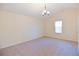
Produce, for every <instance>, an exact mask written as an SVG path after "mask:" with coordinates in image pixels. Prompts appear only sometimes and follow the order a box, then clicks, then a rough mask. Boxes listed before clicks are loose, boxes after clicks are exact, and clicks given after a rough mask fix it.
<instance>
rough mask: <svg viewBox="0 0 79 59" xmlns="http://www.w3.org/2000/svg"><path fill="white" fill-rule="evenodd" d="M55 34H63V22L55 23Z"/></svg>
mask: <svg viewBox="0 0 79 59" xmlns="http://www.w3.org/2000/svg"><path fill="white" fill-rule="evenodd" d="M55 32H56V33H62V21H56V22H55Z"/></svg>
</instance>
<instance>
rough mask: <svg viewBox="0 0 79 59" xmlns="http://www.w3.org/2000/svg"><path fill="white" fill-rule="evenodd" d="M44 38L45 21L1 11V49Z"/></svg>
mask: <svg viewBox="0 0 79 59" xmlns="http://www.w3.org/2000/svg"><path fill="white" fill-rule="evenodd" d="M41 36H43V21H42V20H39V19H36V18H34V17H31V16H24V15H20V14H16V13H12V12H7V11H0V48H5V47H8V46H11V45H14V44H18V43H22V42H25V41H29V40H32V39H36V38H39V37H41Z"/></svg>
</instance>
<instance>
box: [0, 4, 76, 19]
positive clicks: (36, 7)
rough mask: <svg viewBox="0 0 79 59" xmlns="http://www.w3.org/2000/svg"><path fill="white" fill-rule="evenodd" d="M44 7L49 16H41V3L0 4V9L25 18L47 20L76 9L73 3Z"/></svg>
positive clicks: (42, 6)
mask: <svg viewBox="0 0 79 59" xmlns="http://www.w3.org/2000/svg"><path fill="white" fill-rule="evenodd" d="M46 6H47V10H49V11H50V12H51V13H50V15H49V16H41V13H42V11H43V10H44V4H43V3H1V4H0V9H1V10H6V11H10V12H15V13H19V14H23V15H26V16H34V17H38V18H49V17H51V16H53V15H55V14H57V13H59V12H60V11H62V10H65V9H73V8H76V4H75V3H48V4H46Z"/></svg>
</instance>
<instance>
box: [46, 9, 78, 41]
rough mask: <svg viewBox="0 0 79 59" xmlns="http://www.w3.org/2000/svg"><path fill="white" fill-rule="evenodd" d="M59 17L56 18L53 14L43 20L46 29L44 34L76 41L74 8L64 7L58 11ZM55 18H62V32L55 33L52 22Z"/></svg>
mask: <svg viewBox="0 0 79 59" xmlns="http://www.w3.org/2000/svg"><path fill="white" fill-rule="evenodd" d="M58 15H59V16H60V17H61V18H60V19H57V18H56V17H55V16H52V17H51V18H50V19H48V20H46V21H45V25H46V30H45V36H48V37H52V38H58V39H63V40H69V41H76V42H77V12H76V9H65V10H62V11H60V12H59V13H58ZM56 20H62V22H63V28H62V29H63V33H61V34H57V33H55V27H54V22H55V21H56Z"/></svg>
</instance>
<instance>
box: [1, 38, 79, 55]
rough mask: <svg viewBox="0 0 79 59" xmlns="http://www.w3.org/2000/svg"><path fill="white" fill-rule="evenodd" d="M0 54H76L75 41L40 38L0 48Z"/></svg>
mask: <svg viewBox="0 0 79 59" xmlns="http://www.w3.org/2000/svg"><path fill="white" fill-rule="evenodd" d="M0 55H1V56H78V51H77V43H75V42H70V41H64V40H60V39H52V38H40V39H36V40H31V41H28V42H25V43H22V44H18V45H15V46H12V47H8V48H5V49H2V50H0Z"/></svg>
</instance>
